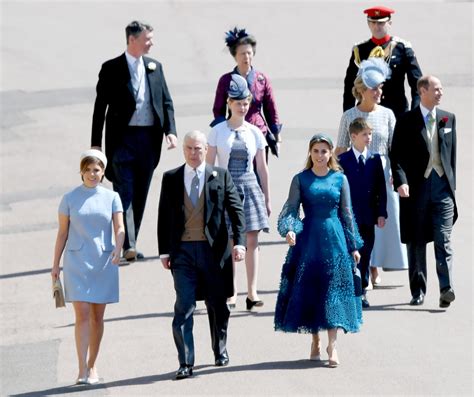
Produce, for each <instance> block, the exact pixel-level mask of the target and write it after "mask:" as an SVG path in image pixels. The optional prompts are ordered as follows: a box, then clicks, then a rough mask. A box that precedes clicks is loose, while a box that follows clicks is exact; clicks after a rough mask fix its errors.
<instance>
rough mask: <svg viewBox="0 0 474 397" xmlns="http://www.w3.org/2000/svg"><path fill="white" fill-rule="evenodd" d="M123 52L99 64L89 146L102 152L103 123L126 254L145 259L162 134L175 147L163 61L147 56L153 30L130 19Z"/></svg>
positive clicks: (128, 257) (172, 120)
mask: <svg viewBox="0 0 474 397" xmlns="http://www.w3.org/2000/svg"><path fill="white" fill-rule="evenodd" d="M125 34H126V38H127V50H126V51H125V52H124V53H123V54H122V55H120V56H119V57H117V58H114V59H111V60H109V61H107V62H105V63H104V64H103V65H102V68H101V70H100V73H99V81H98V83H97V97H96V100H95V105H94V114H93V117H92V137H91V145H92V147H93V148H95V149H99V150H101V147H102V129H103V127H104V121H105V153H106V155H107V158H108V159H109V165H108V167H107V168H106V170H105V175H106V176H107V178H108V179H109V180H110V181H111V182H112V183H113V188H114V190H115V191H116V192H118V193H119V195H120V199H121V200H122V204H123V208H124V210H125V214H124V223H125V242H124V245H123V249H124V253H123V255H124V257H125V258H126V259H127V260H134V259H136V258H139V259H140V258H143V254H141V253H140V252H137V249H136V241H137V237H138V232H139V230H140V225H141V222H142V218H143V212H144V210H145V204H146V199H147V195H148V190H149V187H150V182H151V179H152V176H153V171H154V170H155V168H156V166H157V165H158V162H159V160H160V154H161V144H162V141H163V135H165V137H166V142H167V144H168V149H172V148H174V147H176V142H177V137H176V127H175V121H174V108H173V101H172V100H171V96H170V93H169V91H168V87H167V85H166V80H165V76H164V74H163V68H162V66H161V64H160V63H159V62H158V61H156V60H155V59H152V58H149V57H146V56H145V55H146V54H148V52H149V51H150V48H151V46H152V45H153V28H152V27H151V26H150V25H147V24H144V23H142V22H137V21H133V22H131V23H130V24H129V25H128V26H127V27H126V28H125Z"/></svg>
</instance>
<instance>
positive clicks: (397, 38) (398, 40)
mask: <svg viewBox="0 0 474 397" xmlns="http://www.w3.org/2000/svg"><path fill="white" fill-rule="evenodd" d="M392 41H396V42H397V43H402V44H403V45H404V46H405V48H412V47H411V43H410V42H409V41H408V40H404V39H401V38H400V37H397V36H392Z"/></svg>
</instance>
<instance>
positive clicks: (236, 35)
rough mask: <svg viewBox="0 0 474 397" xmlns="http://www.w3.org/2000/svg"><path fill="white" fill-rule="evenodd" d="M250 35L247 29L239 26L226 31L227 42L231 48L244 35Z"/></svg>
mask: <svg viewBox="0 0 474 397" xmlns="http://www.w3.org/2000/svg"><path fill="white" fill-rule="evenodd" d="M247 36H249V34H248V33H247V32H246V31H245V29H239V28H238V27H237V26H236V27H235V28H234V29H231V30H229V31H228V32H226V33H225V43H226V45H227V47H229V48H231V47H233V46H234V45H235V43H237V41H239V40H240V39H243V38H244V37H247Z"/></svg>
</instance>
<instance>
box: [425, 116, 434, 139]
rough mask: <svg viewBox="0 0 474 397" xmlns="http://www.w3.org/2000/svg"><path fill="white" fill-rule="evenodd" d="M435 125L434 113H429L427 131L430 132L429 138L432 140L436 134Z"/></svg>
mask: <svg viewBox="0 0 474 397" xmlns="http://www.w3.org/2000/svg"><path fill="white" fill-rule="evenodd" d="M434 125H435V118H434V115H433V112H429V113H428V114H427V115H426V131H427V132H428V136H429V137H430V139H431V137H432V136H433V133H434Z"/></svg>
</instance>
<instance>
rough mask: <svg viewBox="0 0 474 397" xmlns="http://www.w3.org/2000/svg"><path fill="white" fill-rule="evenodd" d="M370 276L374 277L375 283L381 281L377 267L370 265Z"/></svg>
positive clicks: (373, 282) (373, 281)
mask: <svg viewBox="0 0 474 397" xmlns="http://www.w3.org/2000/svg"><path fill="white" fill-rule="evenodd" d="M370 278H371V279H372V284H373V285H377V284H379V283H380V278H379V270H378V269H377V268H376V267H372V266H371V267H370Z"/></svg>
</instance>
